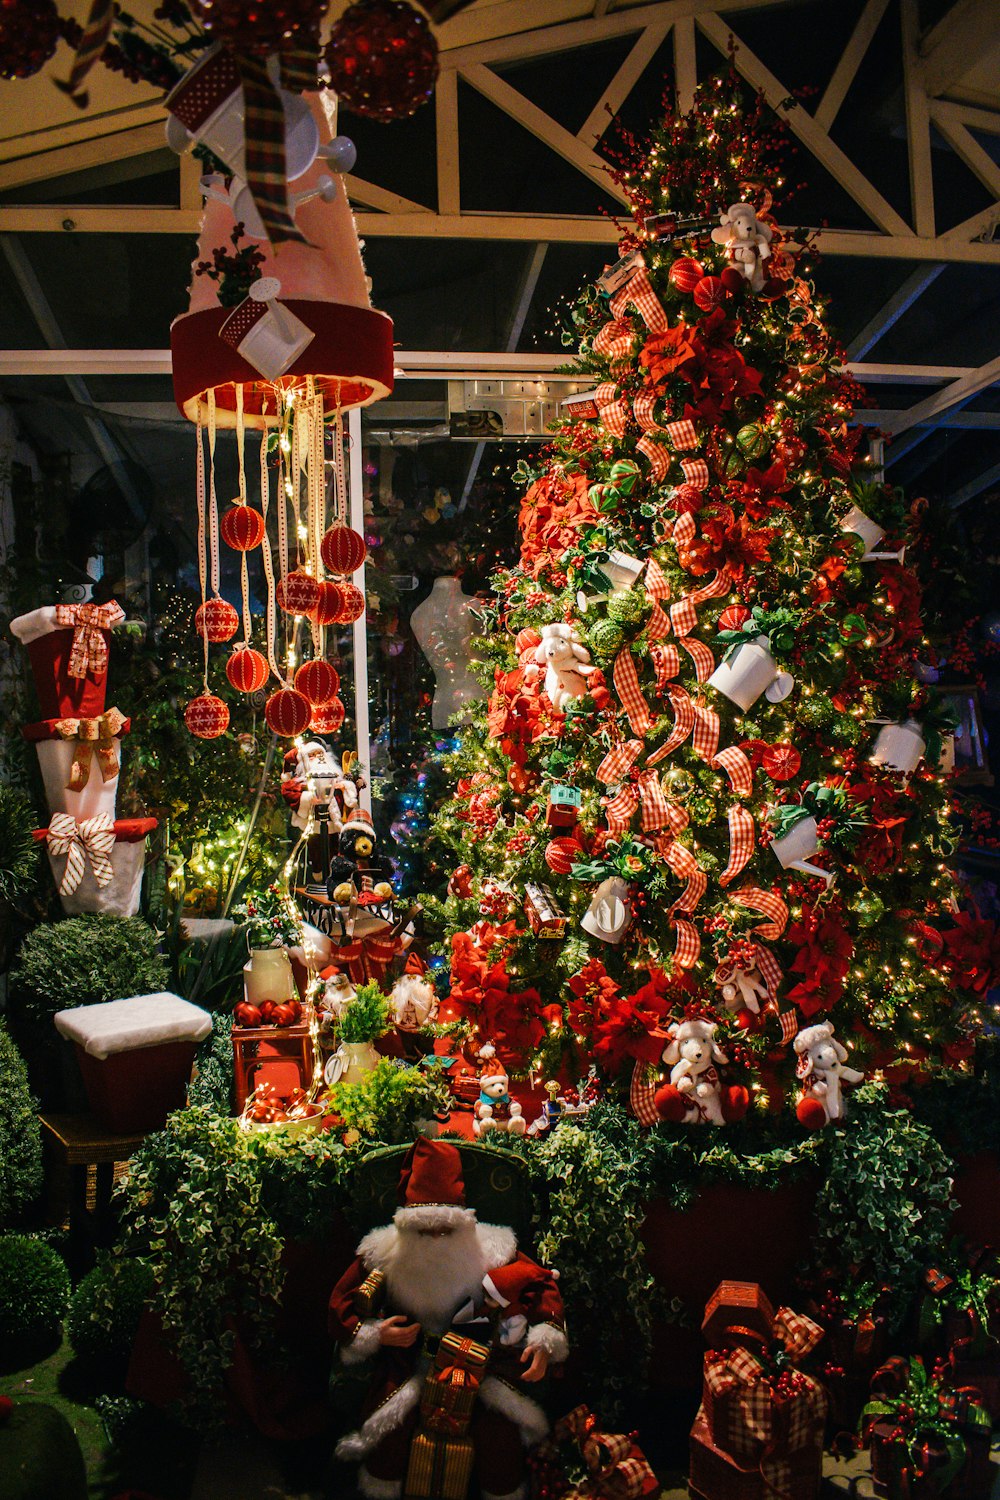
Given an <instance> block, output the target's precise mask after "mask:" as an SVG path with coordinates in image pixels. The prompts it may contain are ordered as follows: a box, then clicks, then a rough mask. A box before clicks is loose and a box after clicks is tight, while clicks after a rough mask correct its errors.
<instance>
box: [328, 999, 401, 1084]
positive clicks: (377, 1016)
mask: <svg viewBox="0 0 1000 1500" xmlns="http://www.w3.org/2000/svg"><path fill="white" fill-rule="evenodd" d="M389 1014H390V1006H389V997H388V995H385V994H383V993H382V990H381V989H380V988H379V986H378V985H377V984H374V983H372V984H361V985H359V986H358V988H357V990H356V991H355V995H354V999H353V1000H349V1001H348V1003H347V1005H345V1007H344V1012H343V1015H342V1016H341V1017H340V1023H339V1031H340V1047H339V1049H338V1051H337V1053H336V1054H335V1056H336V1057H337V1058H339V1059H340V1071H339V1072H337V1070H336V1069H334V1072H335V1073H336V1077H333V1078H330V1079H329V1080H328V1081H329V1082H330V1083H357V1082H358V1080H359V1079H361V1078H364V1076H365V1075H366V1074H367V1073H370V1072H371V1071H372V1069H373V1068H375V1067H376V1066H377V1065H378V1061H379V1055H378V1053H377V1052H376V1051H375V1047H374V1045H373V1043H375V1042H376V1041H377V1040H378V1038H379V1037H380V1036H384V1035H385V1033H386V1032H387V1031H388V1029H389Z"/></svg>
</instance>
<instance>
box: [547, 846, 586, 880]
mask: <svg viewBox="0 0 1000 1500" xmlns="http://www.w3.org/2000/svg"><path fill="white" fill-rule="evenodd" d="M582 859H583V848H582V847H581V845H580V844H579V843H578V842H577V840H576V839H568V838H563V839H550V840H549V842H548V843H547V844H546V845H545V863H546V864H547V865H548V867H549V869H550V870H551V871H552V872H553V873H554V874H556V875H568V874H569V872H570V870H571V869H572V867H573V865H575V864H579V863H580V861H581V860H582Z"/></svg>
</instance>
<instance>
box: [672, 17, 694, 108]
mask: <svg viewBox="0 0 1000 1500" xmlns="http://www.w3.org/2000/svg"><path fill="white" fill-rule="evenodd" d="M674 83H675V86H676V89H677V108H678V109H679V110H681V112H682V113H685V114H686V113H687V111H688V110H690V109H693V107H694V91H695V89H696V88H697V87H698V53H697V38H696V36H695V32H694V17H693V16H678V18H677V20H676V21H675V22H674Z"/></svg>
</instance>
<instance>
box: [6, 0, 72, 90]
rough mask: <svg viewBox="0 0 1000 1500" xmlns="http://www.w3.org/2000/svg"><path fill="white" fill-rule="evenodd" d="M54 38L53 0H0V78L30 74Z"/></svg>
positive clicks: (56, 22)
mask: <svg viewBox="0 0 1000 1500" xmlns="http://www.w3.org/2000/svg"><path fill="white" fill-rule="evenodd" d="M58 40H59V12H58V11H57V10H56V7H55V5H54V3H53V0H0V78H30V77H31V76H32V74H34V73H37V72H38V71H39V69H40V68H43V67H44V66H45V64H46V63H47V62H48V60H49V58H50V57H51V56H52V54H53V52H54V51H55V50H56V43H57V42H58ZM11 107H12V108H13V105H12V106H11Z"/></svg>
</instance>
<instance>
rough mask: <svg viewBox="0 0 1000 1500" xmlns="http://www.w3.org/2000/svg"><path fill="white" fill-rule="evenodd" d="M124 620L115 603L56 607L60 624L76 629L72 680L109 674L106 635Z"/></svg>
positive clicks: (70, 652) (71, 672)
mask: <svg viewBox="0 0 1000 1500" xmlns="http://www.w3.org/2000/svg"><path fill="white" fill-rule="evenodd" d="M124 618H125V611H124V610H123V609H122V607H121V605H120V604H119V603H118V602H117V600H115V599H109V600H108V602H107V604H57V605H56V624H57V625H62V626H66V625H71V626H72V627H73V641H72V644H71V645H70V651H69V667H68V668H67V670H68V672H69V675H70V676H71V677H86V676H87V673H88V672H90V673H92V674H93V676H95V677H98V676H100V674H101V673H102V672H104V671H106V670H107V666H108V643H107V641H106V640H105V639H104V632H105V631H106V630H110V629H111V627H112V626H113V625H119V624H120V623H121V621H122V620H124Z"/></svg>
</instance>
